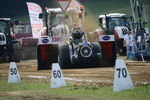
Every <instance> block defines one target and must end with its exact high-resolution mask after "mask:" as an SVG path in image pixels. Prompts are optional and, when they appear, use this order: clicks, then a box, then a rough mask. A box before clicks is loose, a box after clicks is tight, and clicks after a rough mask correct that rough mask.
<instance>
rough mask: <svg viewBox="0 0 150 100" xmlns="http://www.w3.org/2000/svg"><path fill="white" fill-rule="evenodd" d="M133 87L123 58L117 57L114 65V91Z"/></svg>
mask: <svg viewBox="0 0 150 100" xmlns="http://www.w3.org/2000/svg"><path fill="white" fill-rule="evenodd" d="M133 88H134V86H133V83H132V80H131V78H130V75H129V72H128V70H127V67H126V65H125V63H124V60H123V59H117V60H116V65H115V78H114V92H119V91H122V90H125V89H133Z"/></svg>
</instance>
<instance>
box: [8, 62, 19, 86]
mask: <svg viewBox="0 0 150 100" xmlns="http://www.w3.org/2000/svg"><path fill="white" fill-rule="evenodd" d="M10 83H21V79H20V76H19V72H18V69H17V66H16V63H15V62H10V68H9V75H8V84H10Z"/></svg>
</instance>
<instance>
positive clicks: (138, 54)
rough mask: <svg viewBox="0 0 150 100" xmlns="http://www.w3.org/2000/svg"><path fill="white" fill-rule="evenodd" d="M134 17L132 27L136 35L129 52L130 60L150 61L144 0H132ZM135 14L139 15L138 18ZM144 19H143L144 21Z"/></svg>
mask: <svg viewBox="0 0 150 100" xmlns="http://www.w3.org/2000/svg"><path fill="white" fill-rule="evenodd" d="M130 4H131V9H132V17H131V22H130V27H131V30H132V33H133V37H134V47H133V50H132V51H129V52H128V53H127V56H128V58H129V59H130V60H135V61H145V60H147V61H150V49H149V48H148V45H147V42H146V31H145V24H146V23H147V19H146V14H145V9H144V3H143V0H134V3H133V0H130ZM135 15H138V18H139V19H137V18H136V16H135ZM142 20H143V21H142Z"/></svg>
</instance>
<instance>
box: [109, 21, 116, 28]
mask: <svg viewBox="0 0 150 100" xmlns="http://www.w3.org/2000/svg"><path fill="white" fill-rule="evenodd" d="M115 26H117V24H116V23H115V21H114V20H112V22H111V24H110V27H111V28H115Z"/></svg>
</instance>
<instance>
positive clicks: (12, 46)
mask: <svg viewBox="0 0 150 100" xmlns="http://www.w3.org/2000/svg"><path fill="white" fill-rule="evenodd" d="M17 23H18V21H15V22H10V18H0V62H1V63H3V62H20V59H21V46H20V44H19V42H18V41H17V40H16V39H15V38H14V36H13V32H11V31H12V30H11V27H12V26H13V24H17ZM11 33H12V34H11Z"/></svg>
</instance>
